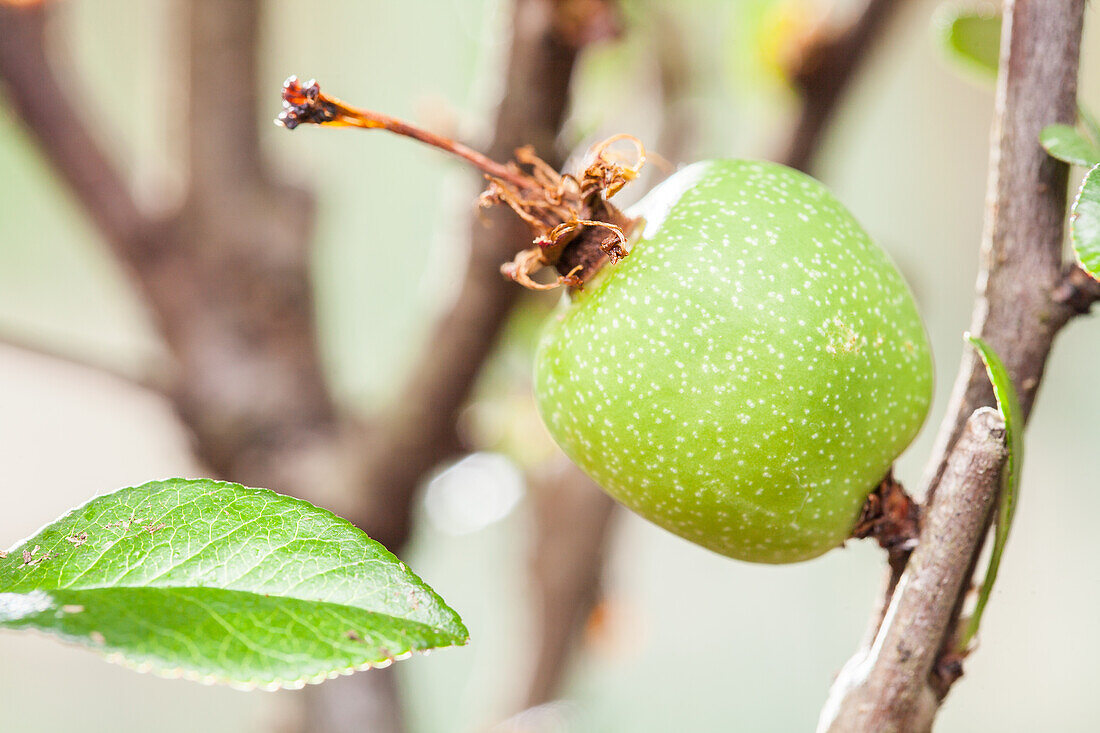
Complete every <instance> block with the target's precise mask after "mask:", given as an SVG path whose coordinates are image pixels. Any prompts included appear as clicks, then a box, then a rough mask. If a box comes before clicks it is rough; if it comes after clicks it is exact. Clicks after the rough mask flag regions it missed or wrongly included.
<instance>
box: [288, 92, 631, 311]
mask: <svg viewBox="0 0 1100 733" xmlns="http://www.w3.org/2000/svg"><path fill="white" fill-rule="evenodd" d="M276 122H277V123H278V124H280V125H282V126H284V127H286V128H287V129H291V130H292V129H294V128H296V127H298V126H299V125H301V124H317V125H324V126H329V127H359V128H363V129H384V130H389V131H391V132H395V133H397V134H399V135H404V136H406V137H411V138H413V139H416V140H420V141H421V142H423V143H426V144H428V145H432V146H433V147H437V148H439V149H441V150H445V151H447V152H449V153H451V154H453V155H457V156H458V157H460V158H463V159H465V160H466V161H468V162H469V163H471V164H473V165H474V166H475V167H476V168H478V169H479V170H481V171H482V173H483V174H484V175H485V178H486V180H487V181H488V185H487V187H486V189H485V191H484V192H483V193H482V194H481V196H480V198H479V199H478V203H479V206H481V207H488V206H497V205H504V206H507V207H508V208H510V209H511V210H512V211H513V212H515V214H516V215H517V216H518V217H520V219H522V220H523V221H524V222H525V223H526V224H527V226H528V227H529V228H530V229H531V232H532V244H531V246H530V247H529V248H527V249H524V250H522V251H521V252H519V254H517V255H516V257H515V259H513V260H512V261H511V262H508V263H505V264H504V265H502V266H501V272H502V273H503V274H504V275H505V276H506V277H509V278H511V279H512V280H514V281H515V282H517V283H519V284H520V285H523V286H524V287H526V288H530V289H532V290H547V289H552V288H556V287H561V286H566V287H570V288H580V287H582V286H583V284H584V282H586V281H587V280H588V279H590V278H591V277H592V275H594V274H595V273H596V272H597V271H598V270H599V269H600V268H601V267H602V266H603V265H604V264H605V263H606V262H611V263H612V264H615V263H617V262H618V261H619V260H621V259H622V258H623V257H626V256H627V255H628V254H629V250H628V249H627V236H628V234H629V232H630V228H631V226H632V224H633V221H631V220H630V219H628V218H627V217H626V216H625V215H623V213H622V212H621V211H619V210H618V209H617V208H616V207H615V206H613V205H612V204H610V203H609V201H608V199H610V198H611V197H612V196H614V195H615V194H616V193H618V192H619V190H621V189H622V187H623V186H625V185H626V184H627V183H629V182H630V181H632V180H634V179H635V178H637V177H638V172H639V171H640V170H641V168H642V166H643V165H645V161H646V153H645V147H644V146H643V145H642V143H641V141H640V140H638V139H637V138H636V137H633V136H631V135H615V136H613V137H610V138H608V139H606V140H604V141H603V142H600V143H598V144H596V145H594V146H593V147H592V149H591V150H590V151H589V152H588V155H587V156H585V158H584V161H583V163H582V164H581V169H580V170H579V171H577V172H576V173H559V172H558V171H556V170H554V168H553V167H551V166H550V165H549V164H547V163H546V162H545V161H544V160H542V159H541V158H539V157H538V156H537V155H536V154H535V152H534V150H532V149H531V148H530V147H523V148H519V149H518V150H516V152H515V161H513V162H510V163H507V164H501V163H498V162H496V161H494V160H492V159H490V158H488V157H486V156H484V155H482V154H481V153H479V152H477V151H476V150H473V149H472V148H469V147H467V146H465V145H463V144H462V143H458V142H455V141H454V140H450V139H449V138H446V137H443V136H441V135H436V134H435V133H432V132H428V131H427V130H423V129H420V128H418V127H416V126H414V125H410V124H408V123H406V122H403V121H401V120H398V119H395V118H393V117H388V116H386V115H382V114H379V113H377V112H371V111H368V110H361V109H357V108H355V107H352V106H350V105H348V104H345V103H344V102H342V101H340V100H339V99H336V98H335V97H330V96H327V95H325V94H324V93H323V92H322V91H321V88H320V85H318V84H317V82H316V81H313V80H310V81H308V82H306V83H305V84H302V83H300V82H299V81H298V79H297V77H293V76H292V77H290V78H288V79H287V80H286V82H285V83H284V84H283V111H282V112H281V113H280V114H279V117H278V119H277V120H276ZM620 141H626V142H629V143H630V144H631V145H632V146H633V148H634V152H633V155H630V156H624V155H622V154H620V153H618V152H614V151H612V150H611V146H612V145H614V144H615V143H617V142H620ZM546 267H553V268H555V269H556V270H557V272H558V275H557V277H556V278H555V280H554V281H553V282H550V283H540V282H538V281H536V280H535V279H534V277H533V276H534V275H535V274H536V273H538V272H539V271H540V270H542V269H543V268H546Z"/></svg>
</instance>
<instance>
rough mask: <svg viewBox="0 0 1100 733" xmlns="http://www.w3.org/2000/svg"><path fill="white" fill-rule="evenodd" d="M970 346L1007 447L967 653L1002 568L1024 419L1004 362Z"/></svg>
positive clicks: (985, 348)
mask: <svg viewBox="0 0 1100 733" xmlns="http://www.w3.org/2000/svg"><path fill="white" fill-rule="evenodd" d="M966 340H967V341H969V342H970V345H971V346H973V347H974V348H975V349H977V350H978V354H979V356H981V358H982V361H983V362H984V363H985V370H986V373H988V374H989V381H990V383H991V384H992V385H993V394H994V396H995V397H996V398H997V409H998V410H1000V412H1001V415H1002V416H1003V417H1004V420H1005V442H1006V443H1007V444H1008V458H1007V460H1006V461H1005V466H1004V470H1003V471H1002V472H1001V500H1000V503H999V505H998V508H997V516H996V517H995V519H994V523H995V525H996V530H995V532H994V535H993V551H992V552H991V553H990V556H989V567H988V568H987V569H986V571H985V579H984V580H983V581H982V587H981V589H980V590H979V591H978V602H977V604H976V605H975V606H974V613H973V614H971V616H970V619H969V620H968V621H967V624H966V629H965V631H964V633H963V635H962V638H961V640H960V642H959V649H960V651H966V650H967V649H968V648H969V646H970V642H971V641H972V640H973V639H974V637H975V636H977V634H978V627H979V626H980V625H981V622H982V613H983V612H984V611H985V606H986V604H987V603H988V602H989V595H990V593H992V591H993V584H994V583H995V582H996V581H997V571H998V570H999V569H1000V567H1001V555H1002V554H1004V549H1005V543H1007V542H1008V533H1009V530H1011V528H1012V519H1013V516H1014V515H1015V514H1016V500H1017V490H1018V488H1019V485H1020V462H1021V461H1022V460H1023V427H1024V416H1023V411H1022V410H1021V409H1020V399H1019V397H1018V396H1017V395H1016V388H1015V387H1014V386H1013V385H1012V378H1011V377H1010V376H1009V374H1008V370H1007V369H1006V368H1005V365H1004V362H1002V361H1001V358H1000V357H999V356H997V352H995V351H994V350H993V349H992V348H991V347H990V346H989V345H988V344H987V343H986V342H985V341H983V340H982V339H980V338H978V337H977V336H971V335H970V334H967V335H966Z"/></svg>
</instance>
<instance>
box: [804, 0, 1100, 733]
mask: <svg viewBox="0 0 1100 733" xmlns="http://www.w3.org/2000/svg"><path fill="white" fill-rule="evenodd" d="M1083 11H1084V0H1064V1H1063V2H1061V3H1059V4H1058V7H1057V8H1053V7H1052V6H1051V5H1050V4H1049V3H1046V2H1041V1H1040V0H1015V1H1013V0H1009V2H1007V3H1006V5H1005V16H1004V26H1003V35H1002V41H1001V59H1000V74H999V77H998V84H997V101H996V118H995V121H994V127H993V135H992V141H991V154H990V179H989V193H988V199H987V209H986V226H985V231H984V234H983V240H982V262H981V268H980V272H979V276H978V291H979V296H978V298H977V300H976V303H975V309H974V318H973V324H972V327H971V330H972V331H973V332H975V333H979V334H980V335H981V336H982V338H984V339H985V340H986V342H987V343H989V344H991V345H992V346H993V347H994V349H995V350H996V351H997V352H998V353H999V354H1000V355H1001V358H1002V359H1003V360H1004V362H1005V364H1006V366H1007V367H1008V369H1009V372H1010V373H1011V374H1012V377H1013V382H1014V384H1015V386H1016V389H1017V391H1018V392H1019V395H1020V399H1021V404H1022V407H1023V410H1024V412H1025V415H1026V414H1027V413H1028V412H1030V408H1031V406H1032V405H1033V403H1034V399H1035V396H1036V391H1037V389H1038V386H1039V382H1040V380H1041V378H1042V374H1043V369H1044V367H1045V365H1046V361H1047V358H1048V355H1049V353H1050V348H1051V345H1052V342H1053V339H1054V336H1055V335H1056V334H1057V332H1058V331H1059V330H1060V329H1061V328H1062V327H1063V326H1064V325H1065V324H1066V322H1067V321H1068V320H1069V319H1070V318H1071V317H1073V316H1074V315H1076V314H1078V313H1081V312H1084V311H1087V310H1088V307H1089V306H1090V305H1091V303H1092V302H1093V301H1094V300H1095V295H1096V288H1095V286H1094V285H1092V284H1090V283H1088V282H1086V281H1084V280H1082V278H1081V277H1080V276H1079V275H1078V274H1077V273H1076V272H1075V268H1073V269H1070V270H1068V271H1066V270H1065V269H1064V267H1063V264H1062V236H1063V224H1064V217H1065V204H1066V177H1067V170H1066V166H1065V165H1064V164H1063V163H1060V162H1058V161H1056V160H1054V159H1053V158H1050V157H1049V156H1048V155H1047V154H1046V152H1045V151H1044V150H1043V149H1042V148H1041V147H1040V145H1039V142H1038V140H1039V132H1040V130H1041V129H1042V128H1043V127H1044V126H1046V125H1048V124H1050V123H1054V122H1071V121H1072V120H1073V119H1074V116H1075V110H1076V94H1077V63H1078V57H1079V52H1080V41H1081V26H1082V20H1083ZM992 403H993V394H992V389H991V388H990V385H989V380H988V377H987V375H986V373H985V370H984V368H983V367H982V366H981V364H980V362H979V361H978V359H977V357H976V356H974V354H973V353H972V352H970V351H969V350H968V351H967V352H965V353H964V357H963V363H962V366H961V368H960V372H959V379H958V381H957V382H956V387H955V392H954V394H953V395H952V398H951V402H950V405H949V408H948V412H947V416H946V418H945V420H944V423H943V426H942V428H941V430H940V434H939V436H938V438H937V444H936V448H935V451H934V452H933V454H932V457H931V460H930V461H929V464H928V470H927V471H926V476H927V478H926V481H927V482H928V483H927V485H928V491H927V496H928V502H929V503H930V505H931V506H932V507H934V508H937V509H936V510H937V511H939V509H938V508H939V507H944V509H943V511H945V512H949V513H950V514H952V515H953V516H954V521H956V522H960V523H962V524H965V525H966V526H971V525H973V524H974V523H976V522H977V523H980V525H981V527H982V536H983V537H984V534H985V531H986V530H987V529H988V526H989V516H988V510H987V509H985V508H983V507H982V505H981V504H980V503H975V502H968V501H967V500H966V497H960V496H958V495H956V494H954V493H953V492H952V493H950V495H949V496H947V497H941V496H940V495H939V493H940V492H944V491H947V487H948V485H949V484H948V478H949V477H950V476H951V462H950V460H949V458H950V457H951V456H954V455H956V454H957V453H959V452H961V451H962V450H963V449H964V448H966V446H965V445H963V443H962V440H961V437H960V436H962V435H964V433H963V429H964V426H965V425H966V424H967V423H966V420H967V418H968V416H969V415H971V414H972V413H973V412H974V411H975V410H976V409H978V408H980V407H983V406H986V405H990V404H992ZM928 537H930V535H929V536H922V537H921V544H920V546H919V547H918V550H917V553H922V552H923V549H922V548H924V547H925V546H926V545H930V544H933V543H932V542H930V541H929V539H928ZM980 547H981V543H978V544H977V545H976V546H975V547H974V549H973V551H972V552H971V553H970V554H969V555H964V556H956V557H955V558H954V561H953V562H954V563H955V564H956V565H957V567H953V568H945V569H944V571H943V572H944V574H943V575H942V578H947V577H948V575H947V573H948V572H950V573H951V576H950V577H952V578H953V577H955V575H959V576H961V577H962V578H963V579H964V581H965V580H968V579H969V578H970V576H971V574H972V573H973V572H974V566H975V564H976V560H977V553H978V550H980ZM922 556H923V555H918V554H915V555H914V557H913V558H912V559H911V560H910V563H909V569H907V570H906V573H917V572H923V571H922V570H921V569H920V568H919V567H917V566H916V563H917V561H918V559H919V558H920V557H922ZM903 577H904V576H903ZM942 578H941V579H942ZM944 582H946V580H945V581H944ZM899 586H900V583H899ZM927 587H928V586H925V588H927ZM968 587H969V583H967V582H963V583H961V584H960V585H959V586H958V587H957V588H956V589H955V591H954V592H953V593H952V594H951V595H950V596H948V597H947V600H948V601H949V605H950V609H951V610H950V615H949V617H948V625H947V626H946V627H944V628H939V627H938V626H935V627H934V626H923V627H913V626H910V627H909V628H908V629H907V630H905V633H907V634H908V635H907V636H906V638H905V646H906V648H907V649H910V650H911V649H920V650H922V652H927V651H928V650H929V649H935V650H936V652H937V653H939V652H940V651H941V650H942V649H943V647H944V645H945V644H946V643H947V642H948V641H949V640H950V638H951V636H953V633H954V631H953V624H954V622H955V619H956V618H957V616H958V614H959V612H960V609H961V607H962V602H963V599H964V597H965V592H966V589H967V588H968ZM890 590H891V589H890V588H889V587H888V592H887V597H886V604H888V607H889V608H890V609H893V608H895V607H897V606H899V605H901V604H908V603H910V602H912V603H916V604H918V605H919V604H920V603H921V602H923V604H924V609H923V611H922V613H924V614H926V615H928V614H933V613H936V614H938V613H939V609H940V608H941V607H942V605H943V603H944V596H943V594H942V593H932V592H923V593H917V594H916V595H914V593H915V591H914V590H913V587H912V586H907V587H905V588H904V589H899V590H898V591H895V592H894V599H893V600H892V599H891V596H890ZM901 596H908V597H909V599H906V598H902V597H901ZM880 617H881V616H880V613H879V612H876V613H875V615H874V616H873V620H875V621H877V619H878V618H880ZM898 623H899V618H898V616H897V615H896V614H892V613H887V614H886V616H885V618H883V621H882V623H881V628H879V630H878V633H877V634H876V635H875V637H874V638H875V639H896V638H898V634H899V633H901V631H900V630H899V629H897V628H894V627H895V625H896V624H898ZM891 654H892V651H891ZM925 661H926V660H924V658H923V657H922V658H921V662H922V664H924V662H925ZM860 664H865V665H866V666H867V667H868V668H867V669H864V670H861V673H860V675H859V678H860V679H859V681H858V682H859V683H858V684H855V685H853V684H852V682H851V679H850V677H851V675H845V676H842V678H841V679H840V680H838V682H837V685H836V686H835V687H834V690H833V692H832V694H831V695H830V703H829V706H828V707H827V708H826V710H825V712H824V713H823V716H822V729H829V726H830V724H832V723H833V721H842V722H841V723H839V724H837V725H836V726H835V727H834V728H832V729H833V730H838V731H839V730H844V731H865V730H866V731H872V730H873V731H879V730H889V728H882V727H878V722H881V720H887V721H904V720H906V719H907V718H906V716H907V715H910V714H912V706H913V705H914V704H915V703H914V701H916V700H918V699H919V700H923V701H924V702H923V703H922V704H923V705H924V706H925V708H926V709H925V711H924V713H923V714H922V715H924V718H922V721H923V720H925V719H926V720H927V724H928V725H930V724H931V720H932V717H933V716H934V715H935V712H936V708H937V707H938V705H939V702H940V701H941V700H942V698H943V697H944V696H945V695H946V694H947V692H948V691H949V690H950V687H951V685H952V683H953V682H954V681H955V680H956V679H957V678H958V677H959V675H960V674H961V660H953V665H952V666H954V667H955V669H953V670H952V671H951V673H950V674H948V675H939V676H938V677H939V678H938V679H937V680H935V683H936V684H931V683H932V680H929V678H928V670H929V669H931V667H924V666H922V667H921V668H920V670H916V671H919V672H921V673H922V675H923V676H921V675H913V674H909V675H899V674H897V668H896V665H894V664H893V662H892V661H891V657H890V655H889V654H885V655H884V654H871V653H870V652H869V651H868V650H867V649H866V648H865V649H862V650H860V651H858V652H857V653H856V655H855V657H853V660H852V661H851V662H850V663H849V666H848V667H846V669H850V668H851V667H852V666H853V665H860ZM928 690H933V691H934V692H935V694H934V695H932V696H931V698H929V697H928V695H927V691H928ZM869 691H870V692H869ZM868 705H873V706H874V708H875V710H877V711H879V712H880V713H881V715H882V716H883V717H882V718H881V719H880V720H879V721H877V722H876V721H872V720H871V719H869V718H867V717H865V716H864V714H863V712H861V710H862V709H863V708H865V707H866V706H868ZM918 729H919V728H918ZM901 730H908V728H901Z"/></svg>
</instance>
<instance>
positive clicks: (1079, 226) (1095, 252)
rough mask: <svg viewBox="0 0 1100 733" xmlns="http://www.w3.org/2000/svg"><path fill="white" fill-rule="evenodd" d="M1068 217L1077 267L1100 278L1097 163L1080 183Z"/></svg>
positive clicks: (1098, 171)
mask: <svg viewBox="0 0 1100 733" xmlns="http://www.w3.org/2000/svg"><path fill="white" fill-rule="evenodd" d="M1071 211H1072V213H1071V214H1070V217H1069V232H1070V240H1071V241H1072V242H1073V253H1074V254H1075V255H1076V256H1077V261H1078V262H1080V263H1081V269H1083V270H1084V271H1085V272H1087V273H1088V274H1090V275H1092V276H1093V277H1094V278H1096V279H1097V280H1100V165H1095V166H1093V168H1092V170H1090V171H1089V172H1088V173H1087V174H1086V175H1085V180H1083V181H1082V182H1081V190H1080V191H1078V192H1077V198H1076V199H1074V201H1073V209H1072V210H1071Z"/></svg>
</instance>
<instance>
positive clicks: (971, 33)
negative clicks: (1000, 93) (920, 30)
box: [934, 3, 1001, 78]
mask: <svg viewBox="0 0 1100 733" xmlns="http://www.w3.org/2000/svg"><path fill="white" fill-rule="evenodd" d="M934 27H935V28H936V30H937V36H938V37H939V41H940V45H941V46H942V47H943V49H944V50H945V51H946V52H947V56H948V58H951V59H953V60H954V61H956V62H957V63H958V64H959V65H960V66H962V67H964V68H966V69H969V70H971V71H974V72H976V73H977V74H979V75H980V76H983V77H986V78H990V77H996V76H997V63H998V61H999V59H1000V54H1001V16H1000V14H998V13H992V12H980V11H976V10H972V9H967V8H964V7H960V6H958V5H956V4H955V3H945V4H944V5H941V6H940V7H939V8H938V9H937V10H936V16H935V20H934Z"/></svg>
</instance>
